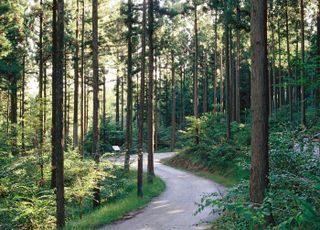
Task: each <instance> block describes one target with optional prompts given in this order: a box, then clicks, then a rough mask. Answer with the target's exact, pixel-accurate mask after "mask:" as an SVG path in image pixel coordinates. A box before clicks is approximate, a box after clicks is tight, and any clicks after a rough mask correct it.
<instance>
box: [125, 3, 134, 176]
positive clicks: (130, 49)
mask: <svg viewBox="0 0 320 230" xmlns="http://www.w3.org/2000/svg"><path fill="white" fill-rule="evenodd" d="M132 8H133V4H132V1H131V0H128V24H127V26H128V70H127V78H128V80H127V125H126V154H125V161H124V168H125V171H129V166H130V165H129V161H130V153H131V151H132V88H133V86H132V53H133V47H132V46H133V45H132V20H133V18H132V17H133V15H132V14H133V12H132V11H133V9H132Z"/></svg>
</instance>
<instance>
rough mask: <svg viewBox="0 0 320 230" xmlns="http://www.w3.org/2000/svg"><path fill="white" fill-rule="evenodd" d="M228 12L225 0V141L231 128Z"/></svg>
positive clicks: (228, 138)
mask: <svg viewBox="0 0 320 230" xmlns="http://www.w3.org/2000/svg"><path fill="white" fill-rule="evenodd" d="M227 10H228V2H227V1H226V0H225V16H224V17H225V18H224V20H225V22H224V24H225V25H224V26H225V31H224V36H225V54H226V63H225V65H226V69H225V71H226V77H225V78H226V81H227V87H226V91H227V93H226V109H227V113H226V116H227V119H226V120H227V130H226V138H227V141H229V140H230V138H231V126H230V121H231V110H232V108H231V100H232V98H231V85H230V63H229V62H230V59H229V40H230V39H229V23H228V21H227V20H228V19H227V18H226V17H227V12H226V11H227Z"/></svg>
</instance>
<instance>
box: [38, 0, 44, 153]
mask: <svg viewBox="0 0 320 230" xmlns="http://www.w3.org/2000/svg"><path fill="white" fill-rule="evenodd" d="M40 7H41V10H40V19H39V20H40V25H39V26H40V33H39V95H38V100H39V131H38V136H39V145H40V146H39V151H40V154H41V152H42V145H43V98H42V95H43V44H42V43H43V42H42V41H43V10H44V9H43V3H42V0H40Z"/></svg>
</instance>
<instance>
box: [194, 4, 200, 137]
mask: <svg viewBox="0 0 320 230" xmlns="http://www.w3.org/2000/svg"><path fill="white" fill-rule="evenodd" d="M197 14H198V11H197V5H196V4H195V5H194V36H195V55H194V75H193V115H194V116H195V117H196V118H197V117H198V103H199V99H198V56H199V51H198V15H197ZM197 133H198V131H197ZM198 142H199V140H196V143H198Z"/></svg>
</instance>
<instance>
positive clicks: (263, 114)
mask: <svg viewBox="0 0 320 230" xmlns="http://www.w3.org/2000/svg"><path fill="white" fill-rule="evenodd" d="M251 3H252V5H251V48H252V58H251V60H252V78H251V86H252V87H251V98H252V101H251V110H252V131H251V149H252V156H251V174H250V201H251V203H252V204H253V205H254V206H256V205H258V204H262V202H263V199H264V195H265V190H266V188H267V185H268V172H269V163H268V67H267V63H268V61H267V1H266V0H252V2H251Z"/></svg>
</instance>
